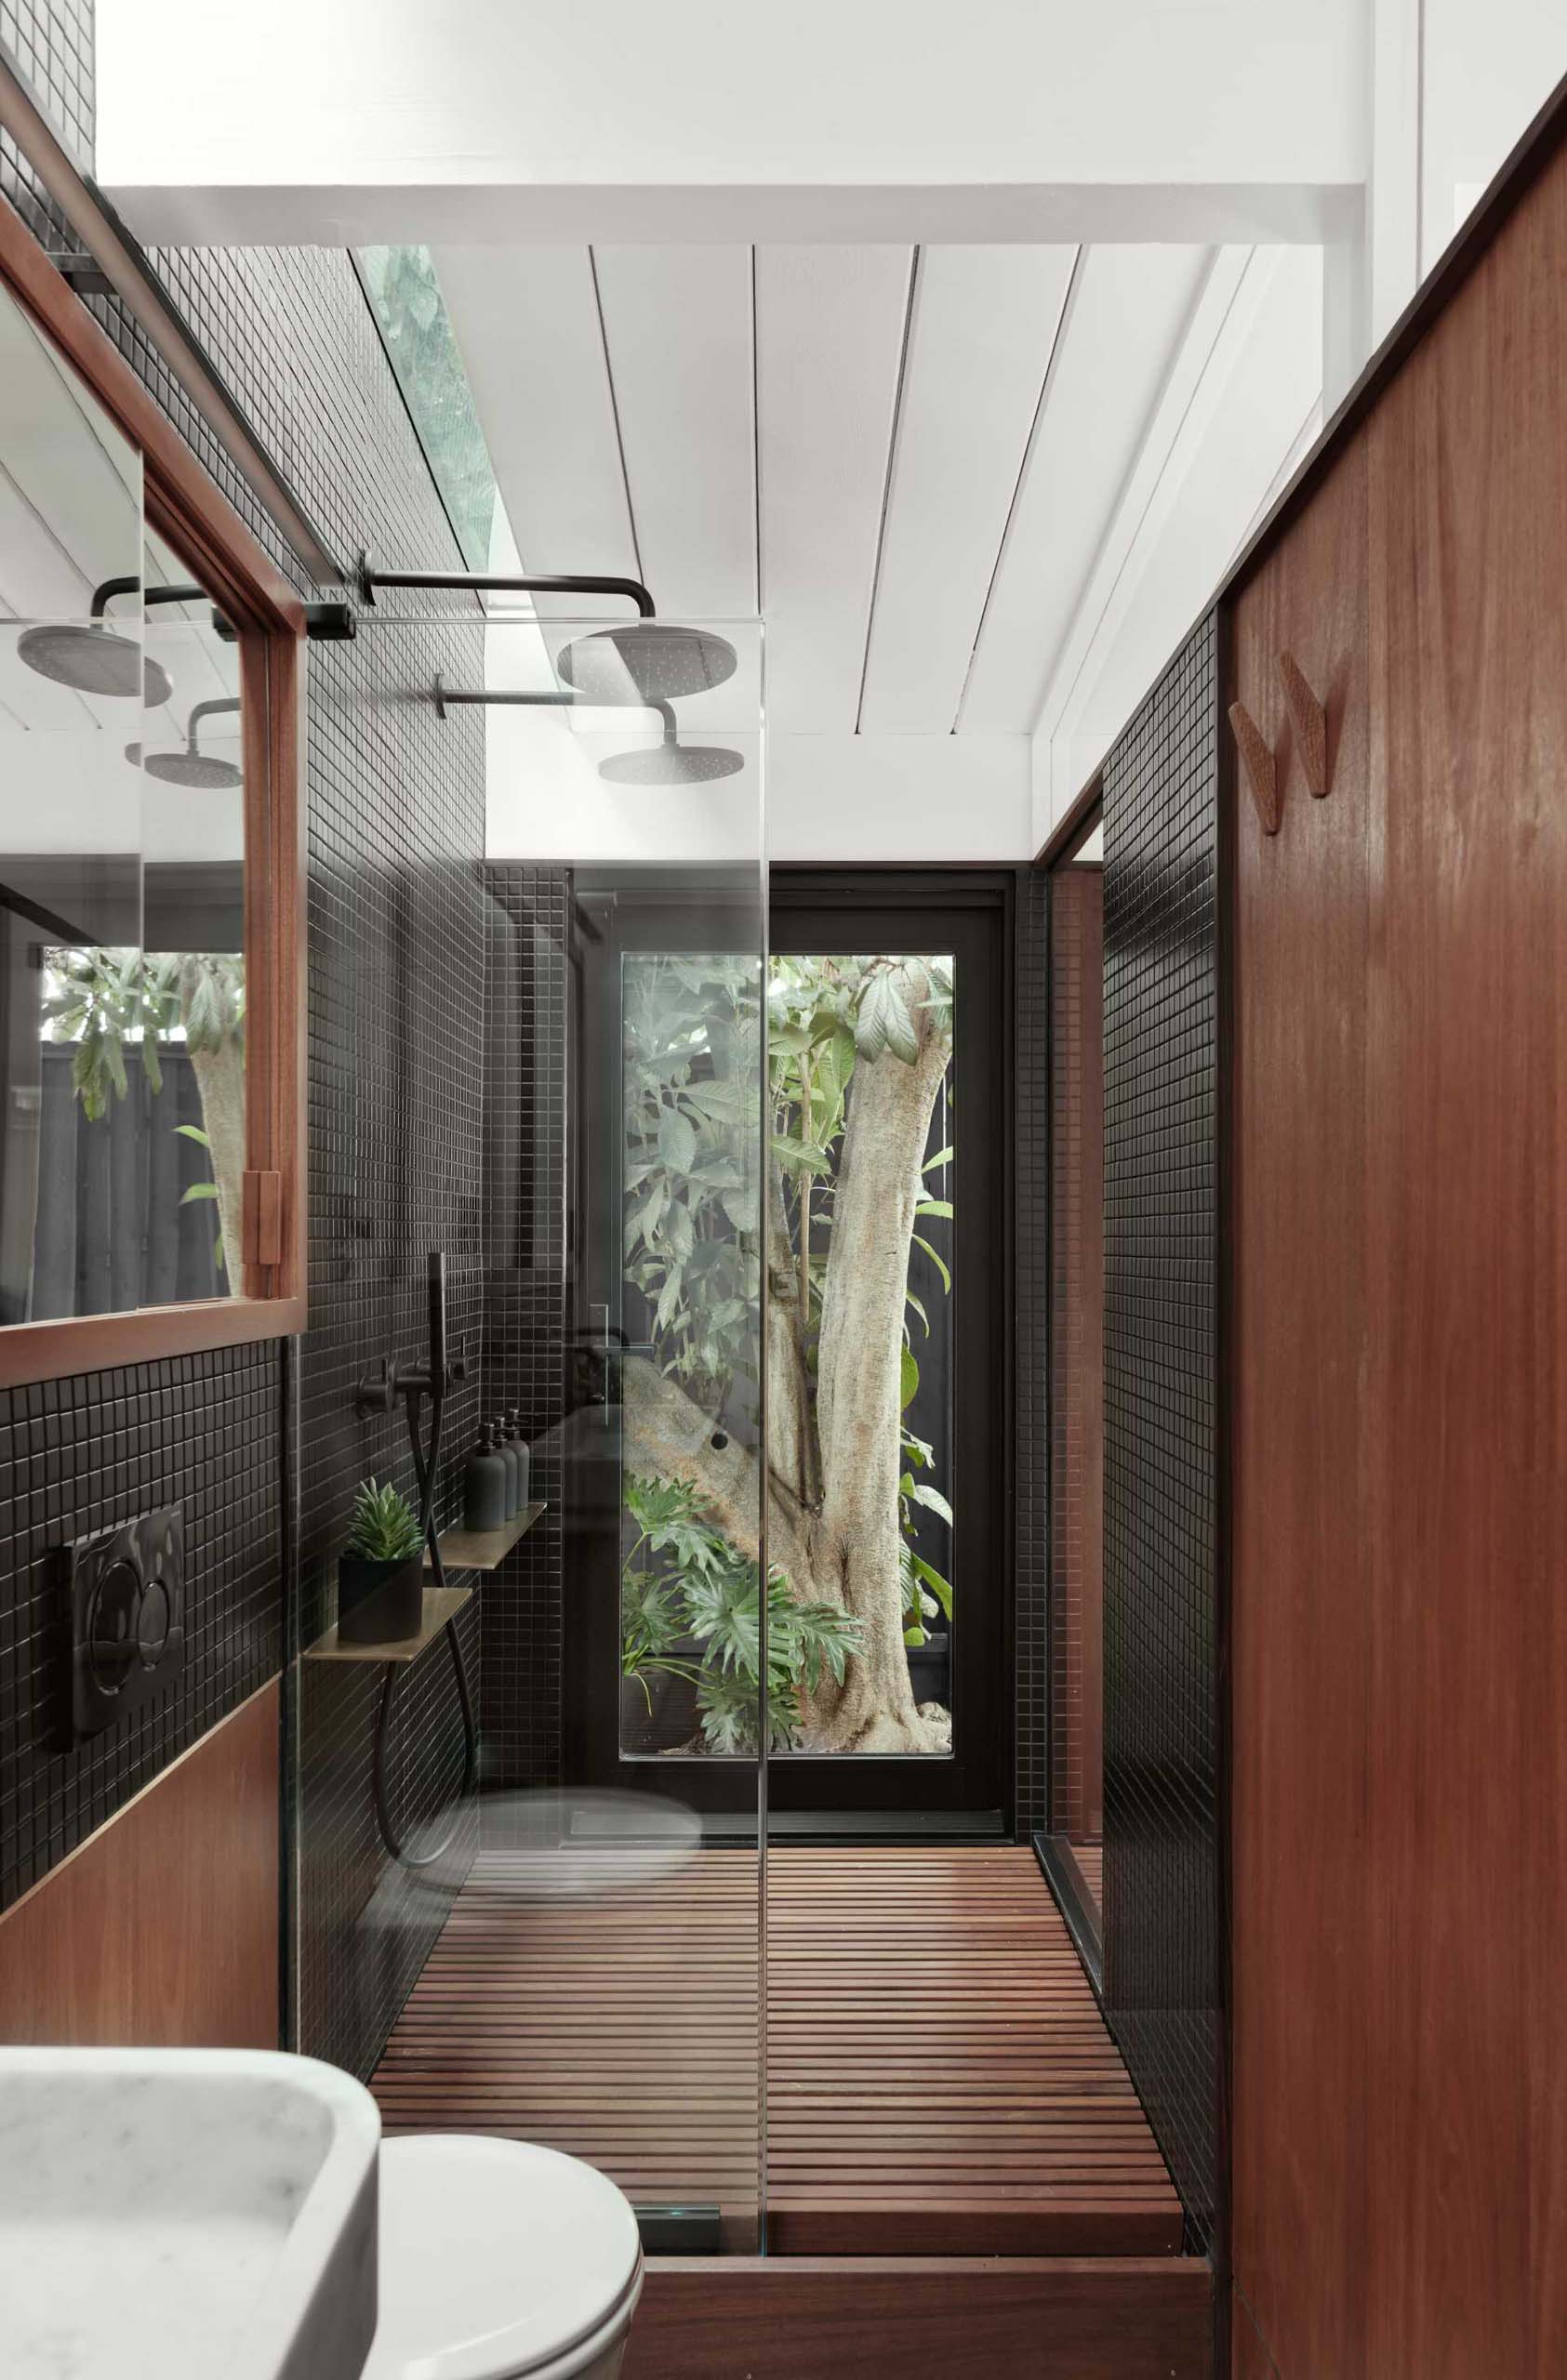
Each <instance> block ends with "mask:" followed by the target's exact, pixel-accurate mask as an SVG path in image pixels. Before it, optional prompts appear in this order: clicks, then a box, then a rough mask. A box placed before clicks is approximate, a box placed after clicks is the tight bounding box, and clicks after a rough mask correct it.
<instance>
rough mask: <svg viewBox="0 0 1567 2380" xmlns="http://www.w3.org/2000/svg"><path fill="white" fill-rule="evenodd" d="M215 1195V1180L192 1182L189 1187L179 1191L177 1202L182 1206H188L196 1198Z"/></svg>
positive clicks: (216, 1185)
mask: <svg viewBox="0 0 1567 2380" xmlns="http://www.w3.org/2000/svg"><path fill="white" fill-rule="evenodd" d="M217 1196H218V1184H217V1183H216V1182H193V1183H192V1184H191V1186H190V1188H189V1189H188V1190H186V1191H184V1192H182V1193H181V1195H180V1199H179V1203H180V1205H181V1206H182V1207H190V1206H193V1205H194V1204H195V1201H196V1200H197V1199H198V1198H216V1197H217Z"/></svg>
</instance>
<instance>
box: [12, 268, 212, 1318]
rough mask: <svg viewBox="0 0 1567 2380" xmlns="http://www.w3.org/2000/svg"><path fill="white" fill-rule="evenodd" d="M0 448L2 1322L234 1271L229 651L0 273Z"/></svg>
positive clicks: (123, 468)
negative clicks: (0, 528)
mask: <svg viewBox="0 0 1567 2380" xmlns="http://www.w3.org/2000/svg"><path fill="white" fill-rule="evenodd" d="M0 466H3V472H0V487H3V488H4V490H5V494H4V496H0V509H3V510H4V516H5V531H6V534H5V538H4V541H3V546H0V550H3V553H4V561H3V562H0V596H3V598H4V601H5V603H6V605H7V609H8V610H9V612H10V613H11V615H12V619H11V620H9V621H7V624H6V627H5V628H4V629H0V736H4V738H5V750H4V767H3V770H0V1321H4V1322H6V1323H20V1322H30V1321H44V1320H54V1319H59V1318H64V1317H69V1316H82V1315H101V1314H109V1313H115V1312H122V1311H126V1310H129V1309H134V1308H136V1307H139V1306H149V1305H153V1306H155V1305H162V1304H167V1303H176V1302H178V1303H184V1302H189V1301H192V1300H199V1299H210V1298H215V1297H219V1298H220V1297H223V1296H226V1295H229V1294H234V1293H237V1292H238V1290H239V1289H240V1287H241V1281H240V1266H239V1261H238V1256H239V1250H240V1247H241V1237H242V1225H241V1213H240V1207H241V1200H242V1196H243V1182H244V1174H245V1167H246V1138H245V1135H246V1122H245V1072H244V1068H245V960H244V947H243V942H244V937H243V918H244V848H245V837H244V813H243V800H244V795H243V775H242V767H241V761H240V749H241V747H240V716H239V668H238V649H237V646H236V644H235V643H234V641H233V639H232V635H231V634H230V633H229V632H228V630H227V628H226V626H225V624H224V623H223V622H221V621H220V620H219V618H218V616H217V615H216V614H215V613H214V610H213V607H212V604H211V602H209V600H208V598H207V596H206V592H205V590H203V589H202V588H200V587H199V586H198V585H197V584H196V583H195V580H194V578H193V575H192V573H191V572H190V571H189V570H188V569H187V568H186V567H185V566H184V565H183V564H182V563H181V562H179V559H178V557H177V556H176V555H175V554H174V553H173V552H172V551H171V550H170V549H168V548H166V546H164V545H163V543H162V542H161V540H158V539H156V538H151V537H149V538H146V539H144V537H143V529H142V491H141V461H140V456H139V454H138V452H137V451H136V449H135V448H134V447H133V446H132V445H130V444H129V443H128V442H127V441H126V439H125V438H124V437H123V436H122V435H121V433H120V432H119V430H117V428H116V427H115V425H114V424H113V421H112V420H111V419H110V417H108V415H107V414H106V413H105V411H104V410H103V408H102V407H101V406H100V404H99V403H98V402H97V400H96V399H95V398H94V396H93V395H92V394H91V392H90V391H89V390H87V389H86V386H85V384H84V383H83V382H82V381H81V379H80V378H79V377H78V376H77V375H76V374H75V373H74V372H73V370H72V369H71V367H70V366H69V365H68V364H65V363H64V361H63V360H62V359H61V358H60V355H59V354H58V353H57V351H56V350H54V349H53V347H52V346H51V344H50V342H49V340H48V339H47V337H46V335H45V334H44V333H43V331H42V330H41V329H40V328H39V327H38V326H37V325H36V324H34V323H33V321H32V319H31V318H30V317H29V316H28V315H27V314H26V312H25V311H23V310H22V309H21V308H20V306H18V305H17V304H16V302H15V301H14V300H13V299H11V298H9V297H8V296H7V295H4V294H3V293H0ZM231 1251H232V1260H231Z"/></svg>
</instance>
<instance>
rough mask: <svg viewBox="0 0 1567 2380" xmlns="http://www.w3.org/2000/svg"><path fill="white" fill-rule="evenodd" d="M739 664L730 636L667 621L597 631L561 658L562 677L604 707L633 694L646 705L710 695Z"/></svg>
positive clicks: (579, 640) (558, 659)
mask: <svg viewBox="0 0 1567 2380" xmlns="http://www.w3.org/2000/svg"><path fill="white" fill-rule="evenodd" d="M735 666H736V655H735V648H734V646H733V645H732V644H730V643H729V642H728V641H727V640H726V639H725V638H724V637H721V636H714V635H713V633H712V631H711V630H710V628H670V627H667V626H666V625H665V623H664V622H663V621H662V620H631V621H628V622H627V623H626V625H625V626H624V627H623V628H595V629H594V630H593V632H592V633H591V635H589V636H579V637H578V638H577V639H576V640H575V641H574V642H572V643H570V644H567V645H563V647H562V648H561V650H560V652H559V653H558V654H557V655H555V669H556V673H557V675H558V676H559V677H561V678H563V679H564V681H565V683H566V684H567V685H568V686H575V687H576V689H577V691H578V694H582V695H583V696H585V697H586V699H587V700H588V701H589V702H601V703H623V702H625V701H626V700H627V698H628V695H629V694H631V693H632V692H634V693H635V694H636V695H637V697H638V698H639V699H640V700H641V701H643V702H644V703H656V702H677V701H678V700H679V699H680V697H681V696H682V695H683V694H706V693H707V692H708V690H709V688H710V687H712V686H722V685H723V684H724V681H725V679H728V678H732V677H733V676H734V674H735Z"/></svg>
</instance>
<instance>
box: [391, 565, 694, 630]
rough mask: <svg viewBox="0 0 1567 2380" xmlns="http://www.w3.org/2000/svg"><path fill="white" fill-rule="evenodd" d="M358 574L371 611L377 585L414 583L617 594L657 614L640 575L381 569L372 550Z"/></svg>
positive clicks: (647, 614) (474, 590)
mask: <svg viewBox="0 0 1567 2380" xmlns="http://www.w3.org/2000/svg"><path fill="white" fill-rule="evenodd" d="M357 575H358V583H359V593H360V598H361V600H362V602H365V603H368V604H369V606H370V608H371V609H372V611H373V610H374V609H375V602H376V590H377V589H378V588H382V587H412V588H432V589H436V590H444V591H448V592H452V593H458V594H468V595H618V596H623V597H624V598H625V600H626V602H628V603H634V604H635V605H636V607H637V610H638V612H639V613H640V614H641V615H642V617H643V618H644V620H650V619H652V618H653V617H654V607H653V598H652V596H651V595H650V594H649V593H648V591H647V589H646V588H645V587H644V585H643V583H642V581H641V579H640V578H605V577H601V576H599V575H596V574H590V573H580V572H578V573H572V574H568V575H566V576H565V577H527V578H512V577H506V576H499V577H498V576H495V575H489V574H485V573H484V572H480V571H469V570H378V569H377V568H376V566H375V562H374V559H373V557H372V556H371V555H369V554H361V556H360V558H359V570H358V574H357Z"/></svg>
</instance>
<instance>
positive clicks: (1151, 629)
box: [1038, 248, 1322, 814]
mask: <svg viewBox="0 0 1567 2380" xmlns="http://www.w3.org/2000/svg"><path fill="white" fill-rule="evenodd" d="M1321 286H1322V265H1321V255H1320V254H1319V253H1314V252H1313V251H1311V250H1309V249H1299V250H1295V249H1289V248H1250V249H1247V248H1242V249H1239V250H1237V249H1222V250H1221V251H1220V252H1219V255H1218V257H1217V258H1215V265H1214V271H1213V272H1212V274H1211V275H1210V278H1209V281H1208V284H1207V285H1206V286H1205V288H1204V290H1203V294H1202V301H1201V303H1200V305H1199V307H1198V308H1197V310H1196V311H1195V313H1194V317H1193V322H1192V327H1191V331H1190V334H1189V337H1188V338H1187V340H1186V341H1185V343H1184V345H1183V348H1182V350H1181V352H1180V355H1179V357H1178V358H1177V364H1176V368H1175V370H1174V371H1173V372H1172V374H1171V376H1170V379H1169V383H1168V386H1167V388H1166V390H1165V391H1164V394H1163V396H1162V400H1161V403H1160V405H1159V408H1158V410H1157V412H1156V414H1155V417H1154V418H1153V419H1152V421H1151V422H1150V423H1149V431H1148V435H1147V438H1146V439H1145V441H1144V444H1143V449H1142V452H1141V454H1140V455H1139V456H1138V460H1137V467H1136V470H1135V474H1134V475H1133V478H1132V480H1131V481H1130V482H1129V483H1128V487H1127V490H1126V493H1125V496H1124V498H1123V500H1122V505H1121V506H1120V508H1119V509H1118V513H1117V517H1116V520H1115V522H1113V523H1112V526H1111V530H1110V533H1109V536H1107V538H1106V541H1105V549H1104V552H1103V555H1102V557H1101V560H1100V563H1099V566H1098V568H1097V569H1096V573H1095V576H1094V580H1093V583H1092V584H1091V585H1090V587H1089V588H1087V589H1086V590H1085V595H1084V600H1083V602H1082V606H1081V609H1080V611H1079V615H1078V618H1077V620H1076V622H1075V623H1074V627H1073V631H1072V636H1071V639H1070V641H1069V645H1068V648H1067V650H1066V652H1065V653H1064V655H1063V656H1062V664H1061V667H1060V668H1059V669H1058V671H1057V674H1056V683H1055V684H1054V685H1053V686H1052V688H1051V689H1050V693H1049V694H1048V696H1047V699H1046V702H1045V705H1044V707H1043V709H1042V713H1041V719H1040V728H1039V737H1038V740H1039V743H1040V746H1041V747H1042V756H1044V755H1047V756H1048V800H1049V806H1050V807H1051V808H1052V809H1053V810H1054V811H1055V812H1056V814H1059V812H1060V811H1061V809H1062V808H1063V807H1064V806H1065V804H1066V802H1067V801H1068V800H1070V799H1071V796H1072V795H1073V794H1074V793H1075V792H1076V791H1077V790H1078V788H1079V787H1081V785H1082V782H1083V781H1084V779H1085V778H1086V776H1087V774H1088V773H1089V771H1090V770H1091V769H1092V768H1093V766H1094V765H1095V763H1096V761H1097V760H1098V759H1099V758H1100V756H1101V755H1102V754H1103V752H1104V751H1105V749H1106V747H1107V746H1108V745H1109V741H1110V739H1111V737H1112V736H1113V735H1114V734H1116V732H1117V731H1118V729H1119V728H1120V726H1121V724H1122V721H1124V720H1125V719H1127V718H1128V717H1130V715H1131V713H1132V711H1133V710H1134V708H1135V706H1136V705H1137V703H1138V702H1140V701H1141V699H1142V696H1143V695H1144V694H1145V693H1146V692H1147V690H1148V688H1149V685H1150V684H1151V683H1152V681H1153V679H1154V677H1155V676H1156V674H1157V673H1158V671H1159V670H1160V669H1161V668H1162V666H1163V664H1164V663H1165V662H1166V661H1167V660H1168V659H1169V657H1170V652H1171V649H1172V643H1173V641H1174V640H1173V636H1172V627H1173V625H1174V626H1175V627H1184V626H1185V624H1187V623H1188V622H1190V621H1192V620H1195V619H1197V618H1198V617H1200V615H1201V614H1202V610H1203V608H1204V606H1205V605H1206V604H1207V602H1209V601H1210V599H1211V597H1212V595H1213V593H1214V590H1215V588H1216V587H1217V585H1218V583H1219V581H1220V580H1221V578H1222V577H1223V575H1224V574H1225V571H1226V569H1227V568H1228V564H1229V562H1230V561H1231V560H1232V558H1233V556H1234V554H1235V552H1236V549H1237V548H1238V547H1239V545H1240V543H1241V541H1242V538H1243V536H1244V535H1245V533H1246V529H1247V526H1248V524H1249V523H1250V522H1252V521H1253V520H1254V519H1255V515H1256V512H1257V509H1258V507H1259V506H1260V505H1261V503H1262V502H1263V500H1264V498H1265V496H1266V495H1267V493H1268V488H1269V487H1270V486H1271V485H1272V484H1273V483H1274V482H1275V481H1276V478H1277V475H1278V470H1279V467H1280V462H1281V457H1282V456H1284V455H1286V454H1287V453H1288V451H1289V449H1290V447H1291V444H1292V443H1293V442H1294V441H1295V439H1296V438H1297V437H1298V435H1299V432H1300V427H1301V423H1302V421H1303V419H1304V418H1305V417H1306V416H1307V414H1308V410H1309V409H1310V407H1311V406H1312V405H1313V404H1314V403H1315V402H1316V399H1317V396H1318V394H1319V392H1320V390H1321V370H1322V351H1321V338H1320V336H1319V327H1318V326H1319V324H1320V323H1321ZM1040 774H1041V778H1043V775H1044V771H1043V769H1041V772H1040ZM1044 790H1045V788H1044V786H1043V784H1041V785H1040V787H1039V791H1040V792H1041V794H1043V792H1044Z"/></svg>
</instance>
